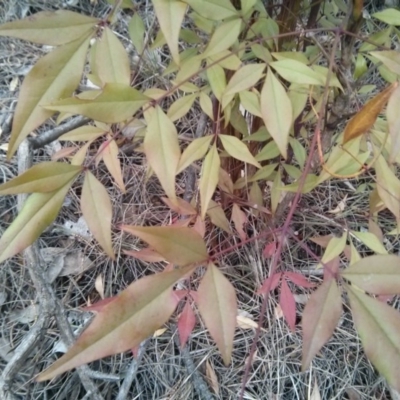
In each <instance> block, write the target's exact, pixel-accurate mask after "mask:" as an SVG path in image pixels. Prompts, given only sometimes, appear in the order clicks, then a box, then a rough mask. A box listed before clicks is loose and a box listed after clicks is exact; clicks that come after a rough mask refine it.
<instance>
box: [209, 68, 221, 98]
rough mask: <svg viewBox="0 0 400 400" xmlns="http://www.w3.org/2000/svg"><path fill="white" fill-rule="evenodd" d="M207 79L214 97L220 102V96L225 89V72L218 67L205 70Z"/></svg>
mask: <svg viewBox="0 0 400 400" xmlns="http://www.w3.org/2000/svg"><path fill="white" fill-rule="evenodd" d="M207 79H208V82H209V84H210V86H211V89H212V91H213V93H214V95H215V97H216V98H217V99H218V100H219V101H220V102H221V100H222V95H223V93H224V91H225V88H226V76H225V71H224V69H223V68H222V67H220V66H219V65H214V66H213V67H210V68H208V69H207Z"/></svg>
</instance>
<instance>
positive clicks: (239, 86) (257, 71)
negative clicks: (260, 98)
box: [224, 64, 265, 96]
mask: <svg viewBox="0 0 400 400" xmlns="http://www.w3.org/2000/svg"><path fill="white" fill-rule="evenodd" d="M264 69H265V64H249V65H245V66H244V67H242V68H240V69H239V70H237V71H236V72H235V73H234V74H233V76H232V78H231V79H230V80H229V82H228V85H227V87H226V89H225V91H224V96H228V95H232V94H236V93H239V92H242V91H244V90H247V89H250V88H252V87H253V86H254V85H255V84H256V83H257V82H258V81H259V80H260V78H261V76H262V73H263V71H264Z"/></svg>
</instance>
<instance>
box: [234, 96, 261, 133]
mask: <svg viewBox="0 0 400 400" xmlns="http://www.w3.org/2000/svg"><path fill="white" fill-rule="evenodd" d="M239 97H240V103H241V104H242V106H243V107H244V108H245V110H246V111H248V112H249V113H250V114H253V115H254V116H256V117H261V106H260V98H259V96H258V95H257V94H256V93H253V92H249V91H246V90H244V91H242V92H240V93H239ZM246 140H250V139H249V137H247V138H246Z"/></svg>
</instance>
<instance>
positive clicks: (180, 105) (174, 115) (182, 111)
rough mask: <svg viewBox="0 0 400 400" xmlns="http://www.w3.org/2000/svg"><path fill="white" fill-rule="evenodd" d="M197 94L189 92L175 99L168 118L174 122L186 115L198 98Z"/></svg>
mask: <svg viewBox="0 0 400 400" xmlns="http://www.w3.org/2000/svg"><path fill="white" fill-rule="evenodd" d="M196 97H197V94H196V93H193V94H189V95H187V96H183V97H181V98H179V99H178V100H176V101H174V102H173V103H172V104H171V107H170V108H169V110H168V112H167V116H168V118H169V119H170V120H171V121H172V122H174V121H176V120H177V119H179V118H182V117H184V116H185V115H186V114H187V113H188V112H189V110H190V109H191V108H192V105H193V103H194V101H195V100H196Z"/></svg>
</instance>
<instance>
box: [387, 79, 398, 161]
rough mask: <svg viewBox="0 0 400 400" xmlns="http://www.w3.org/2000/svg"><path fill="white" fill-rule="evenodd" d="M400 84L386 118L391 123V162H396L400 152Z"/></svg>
mask: <svg viewBox="0 0 400 400" xmlns="http://www.w3.org/2000/svg"><path fill="white" fill-rule="evenodd" d="M399 109H400V86H398V87H397V89H396V90H395V91H394V92H393V93H392V95H391V96H390V99H389V101H388V105H387V107H386V119H387V122H388V125H389V133H390V139H391V143H390V144H391V146H390V150H389V162H390V163H394V162H395V160H396V158H397V156H398V155H399V153H400V113H399Z"/></svg>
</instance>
